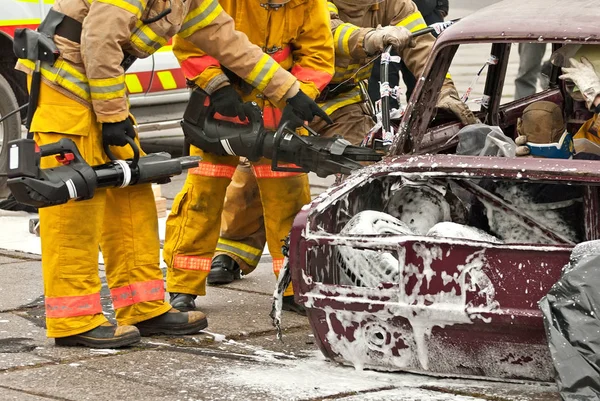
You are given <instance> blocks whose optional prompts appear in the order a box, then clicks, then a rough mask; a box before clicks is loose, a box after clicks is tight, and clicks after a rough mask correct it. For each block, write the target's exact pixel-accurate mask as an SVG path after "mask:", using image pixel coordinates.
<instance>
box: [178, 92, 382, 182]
mask: <svg viewBox="0 0 600 401" xmlns="http://www.w3.org/2000/svg"><path fill="white" fill-rule="evenodd" d="M244 107H245V109H246V114H247V115H248V122H247V123H234V122H230V121H224V120H220V119H216V118H215V117H214V111H213V110H212V107H211V106H210V104H209V103H208V99H207V95H206V94H205V93H204V92H202V91H201V90H199V89H196V90H194V91H193V92H192V94H191V96H190V101H189V104H188V107H187V109H186V111H185V113H184V115H183V121H182V122H181V125H182V127H183V133H184V135H185V137H186V139H187V141H188V142H189V143H191V144H192V145H194V146H196V147H198V148H200V149H202V150H204V151H206V152H210V153H213V154H217V155H220V156H226V155H231V156H242V157H246V158H248V159H249V160H250V161H257V160H259V159H260V158H261V157H266V158H267V159H271V161H272V163H271V169H272V170H273V171H298V172H309V171H313V172H315V173H316V174H317V175H318V176H319V177H326V176H328V175H330V174H336V173H342V174H350V173H351V172H352V171H354V170H356V169H359V168H361V167H363V165H362V164H360V163H359V162H374V161H379V160H381V158H382V156H383V155H382V154H380V153H377V152H375V151H374V150H372V149H369V148H364V147H360V146H353V145H351V144H350V142H348V141H347V140H345V139H343V138H341V137H332V138H321V137H319V136H318V134H317V133H315V132H314V131H313V130H311V129H310V128H308V127H306V126H304V128H306V130H307V131H308V132H309V134H311V135H310V136H301V135H298V134H297V133H296V131H295V130H293V129H291V128H289V127H288V126H287V124H286V123H283V124H282V125H281V126H280V127H279V128H278V129H277V131H275V132H273V131H269V130H267V129H265V127H264V125H263V119H262V112H261V110H260V108H259V107H258V105H257V104H256V103H251V102H249V103H245V104H244ZM280 162H286V163H292V164H294V165H295V166H290V165H289V164H287V165H280V164H279V163H280Z"/></svg>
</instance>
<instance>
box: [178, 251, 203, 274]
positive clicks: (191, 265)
mask: <svg viewBox="0 0 600 401" xmlns="http://www.w3.org/2000/svg"><path fill="white" fill-rule="evenodd" d="M211 262H212V259H211V258H202V257H200V256H186V255H175V257H174V258H173V268H175V269H182V270H202V271H206V272H209V271H210V263H211Z"/></svg>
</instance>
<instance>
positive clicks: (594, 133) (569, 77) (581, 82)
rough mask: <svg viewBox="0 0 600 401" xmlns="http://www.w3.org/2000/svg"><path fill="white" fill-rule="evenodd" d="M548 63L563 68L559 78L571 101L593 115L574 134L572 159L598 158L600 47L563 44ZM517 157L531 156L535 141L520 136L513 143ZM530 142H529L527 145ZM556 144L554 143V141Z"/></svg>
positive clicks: (599, 150)
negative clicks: (515, 143)
mask: <svg viewBox="0 0 600 401" xmlns="http://www.w3.org/2000/svg"><path fill="white" fill-rule="evenodd" d="M551 62H552V63H553V64H555V65H557V66H559V67H562V71H563V75H561V76H560V79H563V80H565V81H566V90H567V93H568V94H569V95H570V97H571V98H573V100H575V101H576V102H582V104H585V107H586V108H587V110H589V111H591V112H593V113H594V116H593V117H592V118H591V119H589V120H588V121H586V122H585V124H583V125H582V126H581V127H580V128H579V130H578V131H577V132H576V133H575V135H573V145H574V147H575V155H574V156H573V157H574V158H575V159H588V160H590V159H593V160H598V159H600V133H599V130H600V119H599V118H598V113H600V77H599V76H598V72H599V71H600V46H598V45H565V46H563V47H561V48H560V49H558V50H556V51H555V52H554V53H552V56H551ZM561 114H562V111H561ZM515 142H517V145H520V146H518V148H517V156H526V155H529V153H530V146H531V145H530V144H529V143H536V142H537V141H536V138H535V137H531V136H527V135H520V136H519V137H517V139H516V140H515ZM528 142H529V143H528ZM555 142H556V141H555Z"/></svg>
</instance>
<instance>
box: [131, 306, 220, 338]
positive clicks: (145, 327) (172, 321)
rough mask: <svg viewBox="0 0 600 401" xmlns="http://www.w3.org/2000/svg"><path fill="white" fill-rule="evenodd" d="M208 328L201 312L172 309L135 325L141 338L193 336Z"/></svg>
mask: <svg viewBox="0 0 600 401" xmlns="http://www.w3.org/2000/svg"><path fill="white" fill-rule="evenodd" d="M207 326H208V321H207V320H206V315H205V314H204V313H202V312H199V311H195V312H180V311H178V310H177V309H175V308H173V309H171V310H170V311H168V312H166V313H163V314H162V315H159V316H156V317H153V318H152V319H148V320H144V321H143V322H139V323H136V327H137V328H138V329H139V331H140V334H141V335H142V336H143V337H146V336H151V335H153V334H166V335H174V336H178V335H185V334H194V333H197V332H199V331H200V330H204V329H205V328H206V327H207Z"/></svg>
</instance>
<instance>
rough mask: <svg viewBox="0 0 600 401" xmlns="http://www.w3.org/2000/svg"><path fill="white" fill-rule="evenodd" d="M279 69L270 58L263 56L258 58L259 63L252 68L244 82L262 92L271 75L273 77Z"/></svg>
mask: <svg viewBox="0 0 600 401" xmlns="http://www.w3.org/2000/svg"><path fill="white" fill-rule="evenodd" d="M278 68H279V64H277V63H276V62H275V60H273V59H272V58H271V57H270V56H268V55H266V54H263V55H262V56H261V57H260V61H259V62H258V63H257V64H256V65H255V66H254V68H253V69H252V71H251V72H250V74H249V75H248V77H247V78H245V80H246V81H247V82H248V83H249V84H250V85H252V86H253V87H255V88H256V89H258V90H259V91H260V92H262V91H263V90H264V89H265V88H266V87H267V85H268V84H269V81H270V80H271V78H273V75H275V71H277V69H278Z"/></svg>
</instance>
